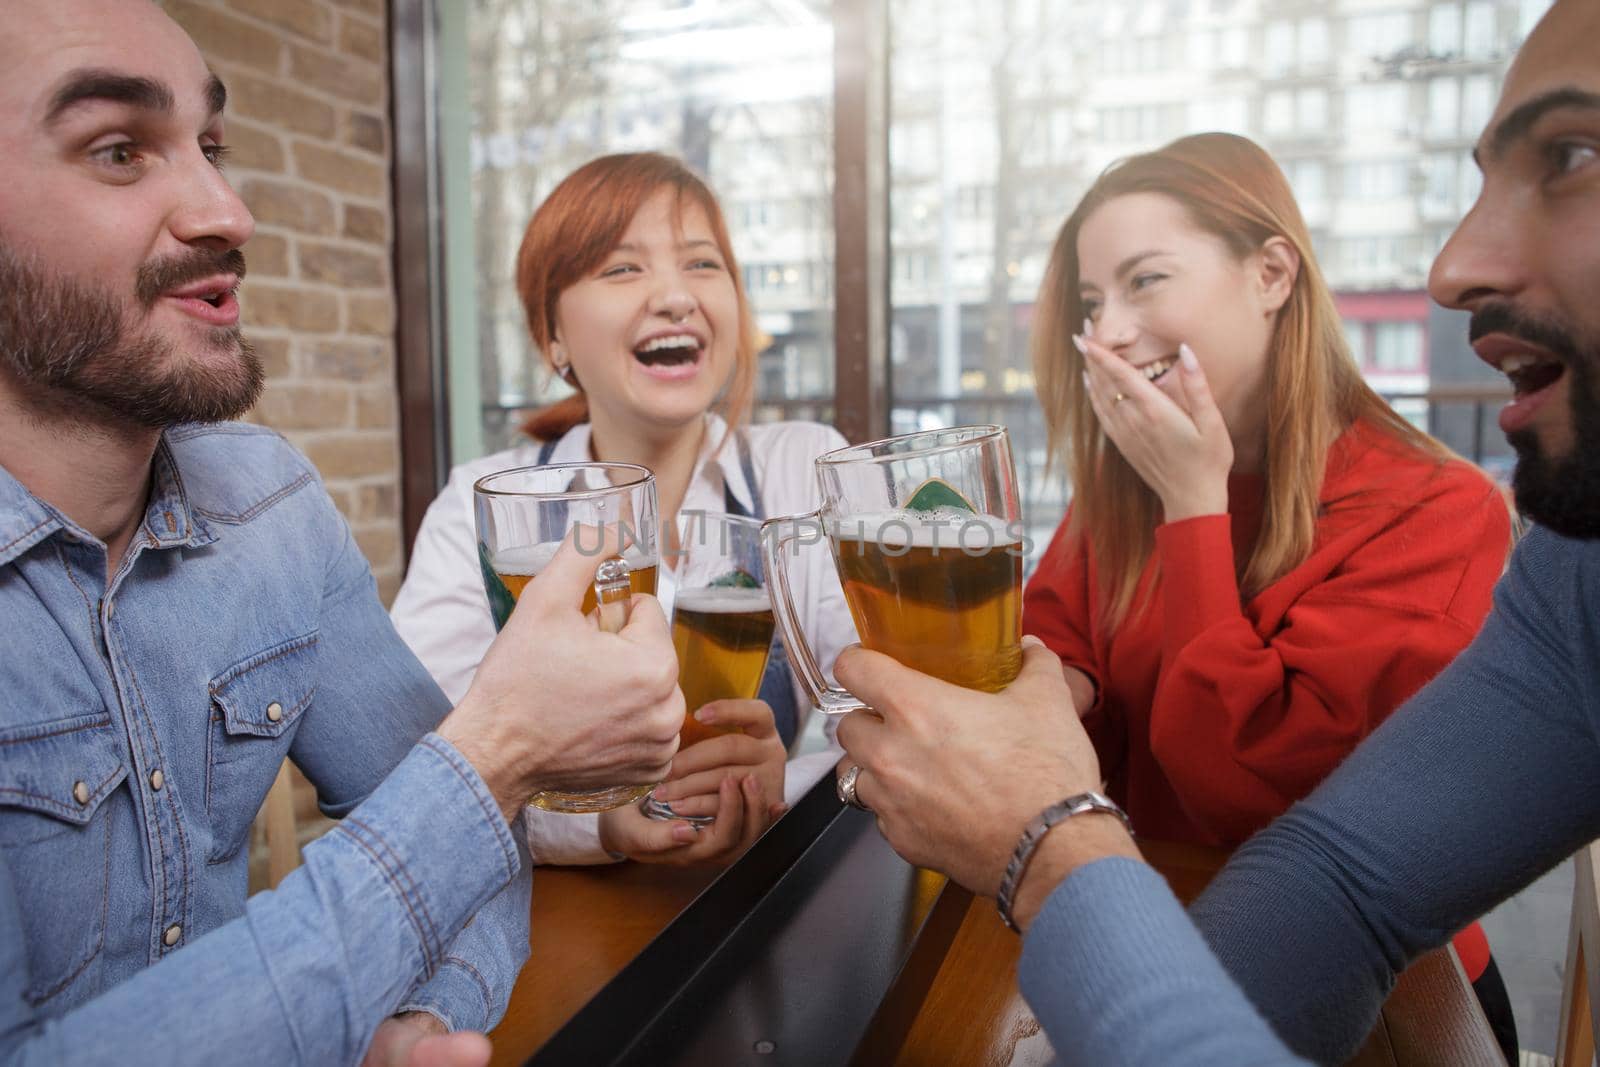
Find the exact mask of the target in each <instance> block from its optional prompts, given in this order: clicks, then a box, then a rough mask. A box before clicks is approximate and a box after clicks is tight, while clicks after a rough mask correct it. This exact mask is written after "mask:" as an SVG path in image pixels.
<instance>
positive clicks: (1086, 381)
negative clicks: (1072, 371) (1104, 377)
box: [1079, 371, 1089, 389]
mask: <svg viewBox="0 0 1600 1067" xmlns="http://www.w3.org/2000/svg"><path fill="white" fill-rule="evenodd" d="M1079 377H1081V378H1082V379H1083V387H1084V388H1085V389H1087V388H1089V372H1088V371H1080V372H1079Z"/></svg>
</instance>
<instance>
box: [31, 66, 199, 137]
mask: <svg viewBox="0 0 1600 1067" xmlns="http://www.w3.org/2000/svg"><path fill="white" fill-rule="evenodd" d="M213 81H215V79H213ZM221 87H222V83H221V82H219V81H217V82H215V84H214V85H211V86H207V93H208V95H209V96H210V98H211V100H212V101H215V100H216V99H217V96H218V93H217V91H218V90H220V89H221ZM92 100H106V101H110V102H111V103H114V104H126V105H127V106H129V107H136V108H140V109H142V110H145V111H162V112H167V113H170V112H171V111H172V109H173V99H172V90H171V89H170V88H168V86H167V84H166V83H165V82H159V81H156V80H155V79H154V78H146V77H143V76H141V75H137V74H119V73H117V72H116V71H114V70H93V69H91V70H75V71H73V72H72V73H71V74H68V75H67V76H66V77H65V78H63V79H62V81H61V85H60V87H59V88H57V89H56V91H55V94H54V95H53V96H52V97H51V98H50V110H49V111H47V112H45V117H44V121H45V125H47V126H48V125H51V124H53V123H54V122H56V121H57V120H58V119H60V118H61V116H62V115H63V114H65V113H66V112H67V111H68V110H69V109H71V108H73V107H76V106H77V105H78V104H82V103H87V102H89V101H92Z"/></svg>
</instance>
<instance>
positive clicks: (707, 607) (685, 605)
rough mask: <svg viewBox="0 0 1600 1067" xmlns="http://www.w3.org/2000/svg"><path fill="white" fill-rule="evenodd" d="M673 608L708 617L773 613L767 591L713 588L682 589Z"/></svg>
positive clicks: (726, 587)
mask: <svg viewBox="0 0 1600 1067" xmlns="http://www.w3.org/2000/svg"><path fill="white" fill-rule="evenodd" d="M673 607H674V609H682V610H684V611H699V612H703V613H705V614H707V615H733V614H737V613H739V612H744V611H771V610H772V598H771V597H769V596H767V591H766V590H765V589H741V588H737V587H734V586H711V587H708V588H700V589H680V590H679V591H678V595H677V597H676V598H675V600H674V601H673Z"/></svg>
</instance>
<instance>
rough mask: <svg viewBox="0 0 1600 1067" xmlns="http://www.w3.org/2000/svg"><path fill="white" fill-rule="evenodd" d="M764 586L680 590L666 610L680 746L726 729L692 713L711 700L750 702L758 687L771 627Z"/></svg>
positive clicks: (759, 688) (709, 736) (770, 616)
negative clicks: (680, 713) (678, 696)
mask: <svg viewBox="0 0 1600 1067" xmlns="http://www.w3.org/2000/svg"><path fill="white" fill-rule="evenodd" d="M775 625H776V624H775V622H774V620H773V617H772V602H771V600H769V599H768V597H767V591H766V590H765V589H747V588H737V587H710V588H703V589H686V590H683V591H682V592H680V593H679V594H678V597H677V602H676V603H675V604H674V605H673V608H672V647H673V649H674V650H675V651H676V652H677V653H678V685H679V687H680V688H682V689H683V699H684V705H685V708H684V712H685V714H684V720H683V734H682V738H681V747H683V748H688V747H689V746H690V745H693V744H697V743H699V742H701V741H704V740H706V739H708V738H711V737H715V736H716V735H718V734H721V733H728V732H730V731H729V730H728V729H726V728H719V727H716V726H707V725H705V724H704V723H701V722H700V721H699V720H697V719H695V717H694V713H695V712H696V711H698V710H699V709H700V708H702V707H704V706H705V705H706V704H709V703H711V702H712V701H713V700H751V699H754V698H755V696H756V694H757V693H759V692H760V691H761V676H762V675H763V674H765V673H766V670H767V652H768V650H769V649H771V647H772V632H773V629H774V626H775Z"/></svg>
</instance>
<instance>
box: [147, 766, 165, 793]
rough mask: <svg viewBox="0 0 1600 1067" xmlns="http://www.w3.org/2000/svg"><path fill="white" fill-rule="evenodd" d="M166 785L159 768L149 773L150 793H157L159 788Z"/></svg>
mask: <svg viewBox="0 0 1600 1067" xmlns="http://www.w3.org/2000/svg"><path fill="white" fill-rule="evenodd" d="M166 784H167V776H166V775H164V774H162V773H161V768H160V767H157V768H156V769H155V770H153V771H151V772H150V788H151V790H152V791H154V792H157V793H159V792H160V791H161V787H162V786H163V785H166Z"/></svg>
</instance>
